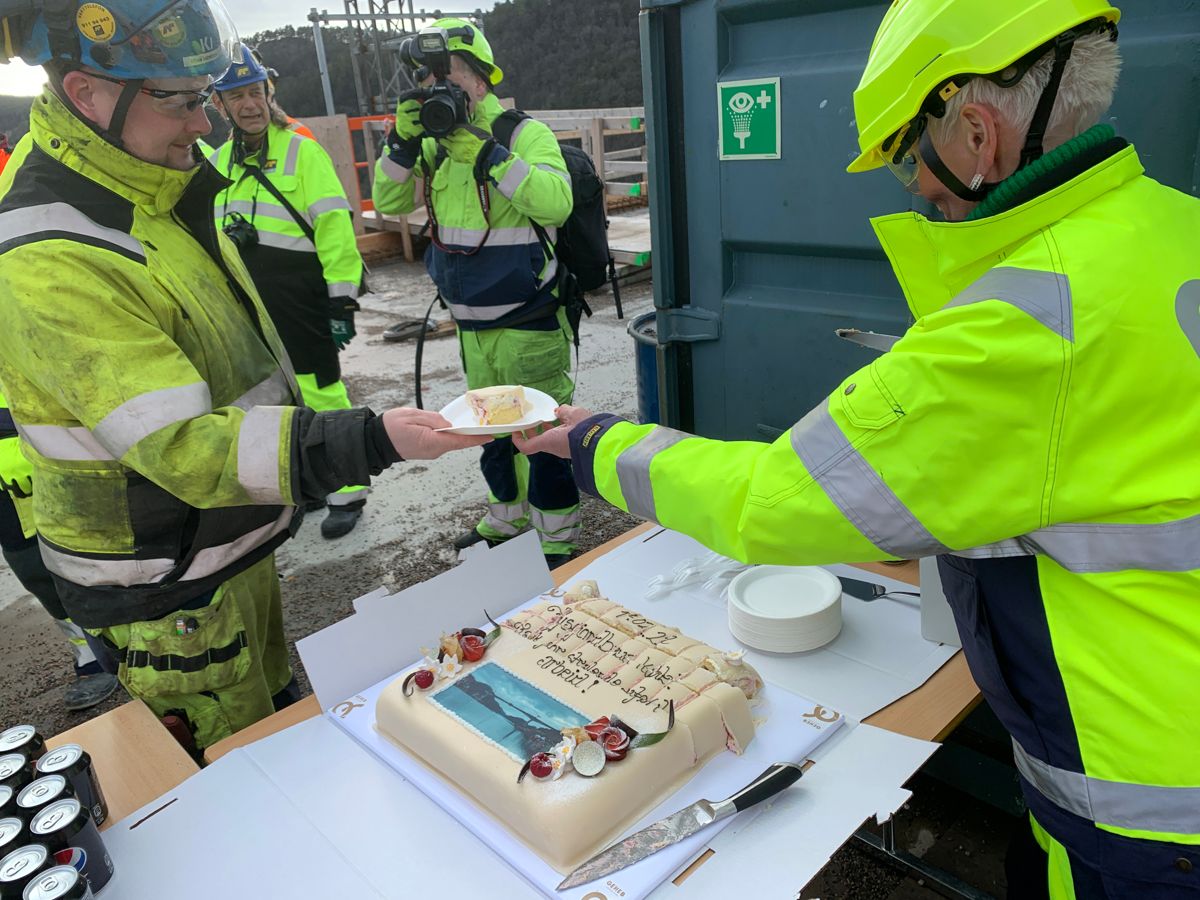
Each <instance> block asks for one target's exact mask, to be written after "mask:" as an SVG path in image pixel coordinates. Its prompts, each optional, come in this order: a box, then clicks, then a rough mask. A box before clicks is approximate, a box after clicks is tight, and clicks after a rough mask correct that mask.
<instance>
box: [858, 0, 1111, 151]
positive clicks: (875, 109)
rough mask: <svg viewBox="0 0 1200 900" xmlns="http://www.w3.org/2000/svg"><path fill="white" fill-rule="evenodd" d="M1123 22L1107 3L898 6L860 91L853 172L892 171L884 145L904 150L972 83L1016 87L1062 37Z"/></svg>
mask: <svg viewBox="0 0 1200 900" xmlns="http://www.w3.org/2000/svg"><path fill="white" fill-rule="evenodd" d="M1120 17H1121V13H1120V11H1119V10H1118V9H1117V8H1116V7H1114V6H1112V5H1111V4H1109V3H1107V2H1106V0H1026V2H1022V3H1013V2H998V0H893V2H892V5H891V8H890V9H888V11H887V13H886V15H884V17H883V24H882V25H880V26H879V32H878V33H877V34H876V35H875V42H874V43H873V44H872V46H871V54H870V56H869V58H868V59H867V67H866V70H865V71H864V72H863V76H862V80H861V81H860V82H859V85H858V89H857V90H856V91H855V92H854V115H855V118H856V120H857V122H858V144H859V149H860V150H861V151H862V152H861V154H860V155H859V156H858V158H857V159H855V160H854V162H852V163H851V164H850V165H849V166H848V167H847V171H848V172H867V171H870V170H871V169H877V168H879V167H880V166H882V165H884V163H885V154H884V152H883V148H884V146H885V145H886V146H888V147H889V148H893V147H895V146H896V145H898V144H899V142H900V137H901V132H902V130H904V129H905V128H906V127H907V126H908V125H909V124H910V123H912V122H913V121H914V120H915V119H917V118H918V116H922V115H923V114H930V115H935V116H937V115H941V114H943V113H944V112H945V103H946V101H948V100H949V99H950V98H951V97H953V96H954V95H955V94H957V93H958V92H959V90H961V89H962V87H963V85H964V84H966V82H967V81H969V80H970V79H971V77H975V76H984V77H990V78H991V80H993V81H996V82H997V83H998V84H1001V85H1004V86H1011V85H1012V84H1015V83H1016V82H1017V81H1019V80H1020V79H1021V78H1022V77H1024V75H1025V74H1026V72H1027V71H1028V70H1029V68H1030V67H1031V66H1032V65H1033V64H1034V63H1036V62H1037V61H1038V60H1039V59H1041V58H1042V57H1043V56H1044V55H1045V54H1046V53H1047V52H1050V51H1052V50H1054V48H1055V46H1056V40H1057V39H1058V38H1059V36H1060V35H1066V34H1067V32H1070V31H1072V29H1079V28H1080V26H1088V27H1087V28H1086V30H1087V31H1096V30H1100V29H1101V28H1109V29H1114V30H1115V25H1116V23H1117V21H1118V20H1119V19H1120ZM1014 67H1015V70H1016V71H1015V72H1013V73H1009V72H1006V71H1005V70H1008V69H1014ZM1001 73H1003V75H1002V74H1001ZM1010 75H1011V76H1012V77H1008V76H1010ZM1055 89H1056V90H1057V86H1056V88H1055Z"/></svg>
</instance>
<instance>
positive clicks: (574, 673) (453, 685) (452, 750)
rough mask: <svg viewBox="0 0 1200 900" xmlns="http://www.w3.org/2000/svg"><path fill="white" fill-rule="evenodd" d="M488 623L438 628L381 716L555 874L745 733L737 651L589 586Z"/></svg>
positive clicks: (748, 686)
mask: <svg viewBox="0 0 1200 900" xmlns="http://www.w3.org/2000/svg"><path fill="white" fill-rule="evenodd" d="M492 626H493V627H491V628H490V629H488V630H486V631H485V630H481V629H473V628H464V629H463V630H462V631H460V632H458V633H457V634H454V635H447V636H444V637H443V638H442V640H441V643H440V646H439V647H438V648H437V650H436V651H430V652H429V654H428V655H427V657H426V659H425V660H423V661H422V663H421V665H420V666H419V667H418V668H417V669H415V670H413V671H412V672H410V673H409V674H408V675H407V676H406V677H404V678H401V679H397V680H396V681H395V682H393V683H392V684H391V685H389V686H388V687H387V688H386V689H385V690H384V692H383V694H382V695H381V696H380V698H379V702H378V705H377V708H376V724H377V727H378V728H379V729H380V730H381V731H382V732H383V733H384V734H386V735H387V736H388V737H390V738H391V739H392V740H394V741H396V742H398V743H399V744H401V745H402V746H403V747H405V748H406V749H407V750H408V751H409V752H410V753H412V754H413V755H414V756H416V757H417V758H418V759H420V760H421V761H422V762H424V763H425V764H426V765H428V766H429V767H430V768H432V769H434V770H436V771H437V772H438V773H439V774H440V775H442V776H443V777H444V778H446V779H447V780H449V781H450V782H451V783H453V784H454V785H456V786H457V787H458V788H459V789H460V790H462V791H463V792H464V793H466V794H467V795H468V796H470V797H471V798H472V799H473V800H474V801H475V802H477V803H478V804H479V805H480V806H481V807H482V808H483V809H485V810H486V811H487V812H488V813H490V814H491V815H492V816H493V817H495V818H496V819H497V820H499V821H500V822H501V823H503V824H504V825H505V826H506V827H507V828H508V829H509V830H510V831H512V832H513V833H514V834H515V835H517V836H518V837H519V838H520V839H521V840H523V841H524V842H525V843H526V844H527V845H528V846H529V847H530V848H531V849H532V850H533V851H534V852H535V853H537V854H538V855H539V856H540V857H542V859H544V860H545V861H546V862H547V863H549V864H550V865H551V866H553V867H554V868H555V869H557V870H558V871H560V872H563V873H564V874H565V873H567V872H569V871H570V870H571V869H573V868H574V867H575V866H577V865H578V864H579V863H581V862H583V861H584V860H586V859H587V858H588V857H590V856H591V855H592V854H593V853H595V852H596V851H597V850H599V849H601V848H602V847H604V846H605V845H607V844H608V843H609V842H611V841H612V840H613V839H615V838H616V837H618V836H619V835H620V834H621V832H623V831H624V830H625V829H627V828H628V827H629V826H630V825H632V824H633V823H634V822H635V821H636V820H637V819H638V818H640V817H641V816H642V815H643V814H645V813H646V812H647V811H648V810H650V809H651V808H653V807H654V806H656V805H657V804H658V803H659V802H661V801H662V800H663V799H664V798H665V797H667V796H668V795H670V794H671V793H673V792H674V791H675V790H677V789H678V788H679V787H680V786H681V785H682V784H683V783H684V782H685V781H687V780H688V779H689V778H690V777H691V776H692V775H694V774H695V773H696V771H697V770H698V768H699V767H700V766H703V765H704V764H705V763H706V762H707V761H708V760H710V759H711V758H712V757H714V756H715V755H716V754H718V753H724V752H732V753H741V752H742V750H743V749H744V748H745V747H746V746H747V745H748V744H749V743H750V741H751V740H753V738H754V720H753V717H752V715H751V709H750V707H751V700H752V699H753V698H754V696H755V695H756V694H757V692H758V690H759V689H760V688H761V687H762V681H761V679H760V678H759V677H758V674H757V673H756V672H755V671H754V670H753V669H752V668H751V667H750V666H748V665H746V664H745V663H743V662H742V660H741V658H740V655H738V654H731V653H725V652H722V651H721V650H718V649H716V648H713V647H709V646H707V645H705V644H703V643H701V642H699V641H696V640H693V639H691V638H689V637H687V636H686V635H683V634H681V633H680V632H679V631H676V630H675V629H673V628H670V627H668V626H664V625H661V624H659V623H657V622H654V621H652V620H650V619H648V618H646V617H645V616H643V615H641V614H640V613H637V612H634V611H632V610H629V609H626V608H625V607H622V606H620V605H618V604H616V603H613V602H612V601H610V600H607V599H605V598H603V597H602V596H600V592H599V590H598V588H597V587H596V585H595V583H594V582H584V583H583V584H582V585H580V586H578V587H576V588H575V589H574V590H572V591H570V592H568V594H567V595H566V596H565V597H563V598H561V599H554V600H550V601H547V602H543V603H540V604H538V605H536V606H533V607H531V608H530V609H528V610H525V611H523V612H521V613H518V614H517V615H515V616H513V617H512V618H511V619H509V620H507V621H505V622H504V623H503V624H496V623H492Z"/></svg>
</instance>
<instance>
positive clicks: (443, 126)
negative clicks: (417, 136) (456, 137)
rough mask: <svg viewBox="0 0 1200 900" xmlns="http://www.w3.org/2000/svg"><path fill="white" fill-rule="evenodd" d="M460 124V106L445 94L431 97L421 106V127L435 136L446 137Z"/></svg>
mask: <svg viewBox="0 0 1200 900" xmlns="http://www.w3.org/2000/svg"><path fill="white" fill-rule="evenodd" d="M457 125H458V107H457V106H456V105H455V103H454V100H453V99H451V98H450V97H447V96H446V95H445V94H439V95H437V96H433V97H430V98H429V99H428V100H426V101H425V103H424V104H423V105H422V106H421V127H422V128H424V129H425V131H426V133H427V134H430V135H432V136H433V137H445V136H446V135H448V134H449V133H450V132H452V131H453V130H454V129H455V128H456V127H457Z"/></svg>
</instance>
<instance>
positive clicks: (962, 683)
mask: <svg viewBox="0 0 1200 900" xmlns="http://www.w3.org/2000/svg"><path fill="white" fill-rule="evenodd" d="M657 528H658V526H657V525H653V524H650V523H647V524H645V525H641V526H639V527H637V528H634V529H632V530H631V531H628V532H626V533H625V534H623V535H621V536H620V537H617V538H614V539H613V540H611V541H609V542H608V543H607V544H604V545H602V546H600V547H597V548H596V549H595V550H592V551H591V552H589V553H585V554H583V555H582V556H580V557H579V558H577V559H573V560H571V561H570V562H569V563H566V564H565V565H562V566H559V567H558V568H557V569H555V570H554V571H553V572H551V573H550V574H551V575H552V576H553V578H554V584H555V586H559V585H562V584H565V583H566V582H567V581H570V580H571V579H572V578H574V577H575V576H576V575H577V574H578V573H579V572H580V571H581V570H583V569H584V568H585V567H587V566H589V565H591V564H592V563H593V562H595V561H596V560H597V559H599V558H600V557H601V556H603V555H604V554H606V553H608V552H610V551H612V550H614V549H616V548H617V547H619V546H621V545H622V544H624V543H625V542H626V541H631V540H637V539H640V538H644V536H645V535H646V534H647V533H648V532H651V531H654V530H657ZM862 568H864V569H866V570H868V571H871V572H875V573H878V574H880V575H886V576H888V577H890V578H895V579H896V580H897V581H906V582H908V583H909V584H914V585H915V584H919V583H920V577H919V574H918V570H917V564H916V563H915V562H907V563H904V564H903V565H899V566H889V565H883V564H882V563H865V564H864V565H863V566H862ZM979 700H980V695H979V688H977V687H976V686H975V682H974V681H973V680H972V679H971V673H970V672H969V671H967V662H966V658H965V657H964V656H963V654H962V651H961V650H960V651H959V652H958V653H956V654H955V655H954V656H953V657H952V658H951V659H950V661H949V662H947V663H946V664H945V665H944V666H942V667H941V668H940V669H939V670H938V671H937V672H936V673H934V675H933V677H932V678H930V679H929V680H928V681H927V682H925V684H923V685H922V686H921V687H919V688H917V689H916V690H915V691H913V692H912V693H910V694H908V695H906V696H904V697H901V698H900V699H899V700H897V701H895V702H894V703H892V704H891V705H890V706H887V707H885V708H883V709H881V710H880V711H879V712H877V713H875V714H874V715H872V716H870V717H869V718H867V719H866V720H865V721H866V722H867V723H869V724H871V725H875V726H877V727H879V728H886V729H887V730H889V731H894V732H896V733H897V734H904V735H908V736H909V737H914V738H919V739H921V740H925V741H941V740H943V739H944V738H945V737H946V735H948V734H949V733H950V732H951V731H953V730H954V728H955V726H957V725H958V723H959V722H961V721H962V720H963V719H964V718H965V717H966V716H967V714H968V713H969V712H970V711H971V710H972V709H974V708H975V706H976V705H978V703H979ZM320 712H321V707H320V706H319V705H318V703H317V698H316V697H315V696H313V695H311V694H310V695H309V696H307V697H305V698H304V699H303V700H301V701H300V702H299V703H295V704H293V705H292V706H289V707H288V708H287V709H285V710H283V711H282V712H278V713H276V714H275V715H273V716H270V717H269V718H266V719H263V720H262V721H261V722H258V723H256V724H254V725H251V726H250V727H249V728H245V729H243V730H242V731H239V732H238V733H237V734H235V735H233V737H229V738H226V739H225V740H223V741H220V742H218V743H216V744H213V745H212V746H211V747H209V748H208V749H207V750H206V751H205V752H204V759H205V761H206V762H213V761H214V760H217V759H220V758H221V757H222V756H224V755H225V754H226V753H228V752H229V751H230V750H235V749H237V748H238V747H244V746H246V745H247V744H251V743H253V742H254V741H257V740H259V739H261V738H264V737H268V736H269V735H272V734H275V733H276V732H279V731H282V730H283V729H285V728H289V727H291V726H292V725H296V724H298V723H300V722H303V721H305V720H306V719H311V718H312V717H313V716H316V715H319V714H320Z"/></svg>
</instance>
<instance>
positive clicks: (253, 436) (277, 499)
mask: <svg viewBox="0 0 1200 900" xmlns="http://www.w3.org/2000/svg"><path fill="white" fill-rule="evenodd" d="M290 409H292V407H290V406H255V407H254V408H253V409H251V410H250V411H249V412H247V413H246V415H245V417H244V418H243V419H242V427H241V428H240V429H239V430H238V483H239V484H240V485H241V486H242V487H243V488H245V489H246V493H247V494H249V495H250V499H251V500H253V501H254V502H255V503H286V502H287V501H286V499H285V498H284V495H283V489H282V488H281V487H280V483H279V482H280V478H279V476H280V466H279V448H280V442H281V438H280V432H281V431H282V429H283V418H284V416H285V415H286V414H287V413H288V411H289V410H290Z"/></svg>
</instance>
